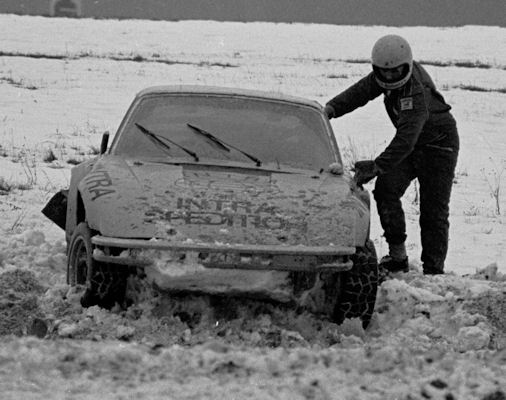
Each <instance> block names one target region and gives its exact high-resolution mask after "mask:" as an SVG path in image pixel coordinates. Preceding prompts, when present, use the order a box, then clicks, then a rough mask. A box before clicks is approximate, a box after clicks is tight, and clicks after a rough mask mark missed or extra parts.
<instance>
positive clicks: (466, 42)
mask: <svg viewBox="0 0 506 400" xmlns="http://www.w3.org/2000/svg"><path fill="white" fill-rule="evenodd" d="M0 26H1V32H2V34H1V35H0V105H1V106H0V120H1V121H2V122H1V125H0V155H1V156H2V157H1V158H0V220H1V225H0V228H1V236H0V335H1V337H2V341H1V343H0V393H1V396H0V398H2V399H21V398H23V399H39V398H40V399H43V398H44V399H45V398H50V399H96V398H104V399H130V398H132V399H133V398H137V399H158V398H160V399H161V398H170V399H215V398H223V399H405V400H408V399H459V400H460V399H480V400H498V399H506V264H505V261H504V260H505V249H506V229H505V226H506V224H505V222H506V220H505V218H504V213H505V212H506V201H505V200H504V195H503V194H502V192H501V189H502V188H504V184H505V183H506V182H505V179H506V174H505V173H504V170H505V168H506V157H505V154H506V140H505V138H504V124H505V119H506V113H505V110H504V104H505V96H506V55H505V54H504V52H500V51H498V49H501V48H505V47H506V35H505V32H506V30H505V29H504V28H496V27H474V26H465V27H459V28H444V29H440V28H424V27H418V28H387V27H346V26H331V25H308V24H267V23H248V24H244V23H217V22H211V21H187V22H148V21H106V20H102V21H94V20H69V19H47V18H41V17H19V16H11V15H0ZM387 32H394V33H399V34H402V35H403V36H405V37H406V38H407V39H408V40H409V41H410V42H411V43H412V45H413V49H414V53H415V58H417V59H419V60H422V61H423V62H425V64H426V66H427V69H428V70H429V72H430V73H431V74H432V76H433V77H434V80H435V81H436V84H437V85H438V86H439V87H440V88H441V89H442V91H443V95H444V96H445V98H446V99H447V100H448V102H449V103H450V104H452V106H453V112H454V115H455V116H456V119H457V121H458V124H459V130H460V134H461V146H462V151H461V155H460V159H459V164H458V167H457V176H456V179H455V185H454V191H453V197H452V203H451V217H450V222H451V241H450V250H449V255H448V261H447V267H446V270H447V274H445V275H443V276H433V277H426V276H423V275H422V273H421V268H420V261H419V253H420V244H419V237H418V226H417V224H418V214H417V201H418V200H417V188H416V185H413V186H412V187H410V188H409V189H408V192H407V194H406V197H405V199H404V202H405V210H406V214H407V223H408V235H409V238H408V242H407V244H408V252H409V257H410V263H411V270H410V272H409V273H405V274H402V273H400V274H398V275H395V276H393V277H391V279H388V280H386V281H385V282H384V283H382V285H381V286H380V288H379V290H378V298H377V303H376V308H375V314H374V316H373V320H372V322H371V324H370V325H369V327H368V328H367V330H365V331H364V330H363V329H362V327H361V324H360V323H359V321H356V320H347V321H345V323H344V324H343V325H341V326H337V325H335V324H332V323H330V322H328V321H325V320H322V319H318V318H316V317H315V316H312V315H309V314H305V313H298V312H296V311H295V310H290V309H283V308H282V307H279V306H276V305H273V304H267V303H261V302H253V301H244V300H233V301H232V300H230V301H219V300H216V299H209V298H202V297H189V298H184V299H176V298H172V297H168V296H165V295H163V294H162V293H158V292H156V291H154V290H153V289H152V288H151V287H150V286H149V285H147V284H146V283H145V281H144V280H142V279H138V278H131V279H130V280H129V285H128V292H129V295H130V297H131V298H132V299H134V300H135V302H134V304H133V305H131V306H130V307H128V308H127V309H122V308H120V307H116V308H113V309H112V310H110V311H108V310H103V309H100V308H97V307H91V308H87V309H84V308H82V307H81V306H80V304H79V296H80V292H79V288H70V287H69V286H68V285H67V284H66V278H65V273H66V242H65V235H64V232H63V231H62V230H61V229H59V228H58V227H57V226H56V225H54V224H53V223H51V222H50V221H49V220H47V219H45V217H44V216H43V215H42V214H41V212H40V210H41V209H42V207H43V206H44V205H45V203H46V202H47V201H48V200H49V198H50V197H51V196H52V195H53V194H54V193H55V192H56V191H58V190H59V189H61V188H65V187H66V186H67V185H68V182H69V177H70V169H71V167H72V165H74V164H75V163H78V162H80V161H83V160H85V159H88V158H89V157H93V156H94V154H96V151H97V148H98V147H99V144H100V138H101V135H102V133H103V132H104V131H107V130H108V131H110V132H111V133H114V132H115V130H116V129H117V126H118V124H119V123H120V121H121V118H122V116H123V114H124V113H125V111H126V109H127V107H128V105H129V103H130V102H131V100H132V99H133V96H134V95H135V93H136V92H137V91H138V90H141V89H142V88H144V87H146V86H150V85H158V84H183V83H185V84H186V83H189V84H207V85H218V86H232V87H245V88H253V89H261V90H270V91H277V92H283V93H287V94H292V95H299V96H304V97H307V98H310V99H313V100H317V101H319V102H321V103H325V102H326V101H327V100H328V99H329V98H331V97H332V96H334V95H335V94H336V93H338V92H339V91H340V90H342V89H344V88H346V87H347V86H348V85H350V84H351V83H352V82H354V81H355V80H356V79H358V78H359V77H360V76H362V75H363V74H365V73H367V72H368V71H369V68H370V67H369V65H368V64H367V62H366V61H367V58H368V55H369V51H370V47H371V46H372V44H373V43H374V41H375V40H376V38H377V37H379V36H380V35H382V34H385V33H387ZM332 124H333V127H334V130H335V133H336V137H337V140H338V143H339V144H340V146H341V151H342V153H343V156H344V158H345V160H346V162H347V165H348V166H349V163H350V162H351V160H352V159H356V158H367V157H372V156H374V155H375V154H378V153H379V152H380V151H381V150H382V148H384V146H385V145H386V144H387V143H388V140H389V138H391V135H392V133H393V129H392V128H391V127H390V125H389V123H388V120H387V117H386V115H385V112H384V110H383V109H382V104H381V101H380V100H378V101H375V102H373V103H371V104H369V105H367V106H366V107H364V108H362V109H360V110H357V111H356V112H355V113H353V114H350V115H349V116H346V117H343V118H341V119H339V120H333V121H332ZM368 188H369V189H372V185H368ZM371 229H372V239H373V240H374V242H375V244H376V248H377V250H378V252H379V254H380V256H381V255H384V254H385V251H386V248H387V247H386V244H385V242H384V239H383V238H382V236H381V229H380V227H379V222H378V220H377V216H376V215H375V210H374V208H373V221H372V227H371Z"/></svg>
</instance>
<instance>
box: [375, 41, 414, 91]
mask: <svg viewBox="0 0 506 400" xmlns="http://www.w3.org/2000/svg"><path fill="white" fill-rule="evenodd" d="M371 59H372V67H373V69H374V71H375V77H376V81H377V82H378V84H379V85H380V86H381V87H382V88H383V89H387V90H393V89H398V88H400V87H401V86H403V85H404V84H406V82H407V81H408V80H409V78H411V73H412V72H413V55H412V54H411V47H410V46H409V43H408V42H407V41H406V39H404V38H402V37H400V36H398V35H386V36H383V37H381V38H379V39H378V41H377V42H376V43H375V44H374V47H373V49H372V57H371ZM400 66H405V69H404V71H403V74H402V76H401V78H400V79H398V80H396V81H395V82H391V81H386V80H385V79H382V77H381V75H380V74H379V73H378V71H377V68H385V69H391V68H397V67H400Z"/></svg>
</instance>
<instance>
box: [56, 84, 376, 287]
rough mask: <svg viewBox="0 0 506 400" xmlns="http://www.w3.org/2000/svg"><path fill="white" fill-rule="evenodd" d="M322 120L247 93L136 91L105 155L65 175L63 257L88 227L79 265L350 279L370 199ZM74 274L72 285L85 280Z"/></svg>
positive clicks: (294, 101)
mask: <svg viewBox="0 0 506 400" xmlns="http://www.w3.org/2000/svg"><path fill="white" fill-rule="evenodd" d="M322 110H323V109H322V106H321V105H320V104H318V103H317V102H314V101H310V100H306V99H301V98H296V97H290V96H286V95H281V94H273V93H266V92H258V91H251V90H240V89H228V88H215V87H201V86H175V87H174V86H169V87H152V88H148V89H145V90H143V91H141V92H140V93H139V94H138V95H137V96H136V97H135V99H134V101H133V103H132V105H131V106H130V108H129V110H128V112H127V113H126V115H125V117H124V119H123V121H122V123H121V124H120V126H119V129H118V131H117V133H116V135H115V137H114V140H113V141H112V144H111V146H110V147H109V148H108V149H107V150H105V148H106V146H104V150H103V154H101V155H100V156H98V157H97V158H95V159H92V160H90V161H87V162H84V163H82V164H80V165H78V166H76V167H74V168H73V169H72V174H71V181H70V187H69V190H68V195H67V204H66V218H65V232H66V238H67V242H68V243H69V257H70V258H71V256H72V255H71V254H70V253H71V252H72V246H73V245H72V241H73V237H74V236H75V234H76V229H77V228H78V227H79V226H80V225H82V224H86V227H87V228H89V234H88V233H87V235H88V236H89V239H90V241H91V246H90V244H88V245H87V252H88V253H90V254H88V258H89V256H91V257H92V258H93V260H88V261H89V262H95V263H103V264H114V265H124V266H137V267H156V268H158V270H163V269H164V268H166V267H167V266H169V267H170V266H171V265H173V264H174V263H173V262H176V261H178V262H181V261H182V260H186V261H185V262H188V260H189V258H187V257H186V254H187V253H192V254H194V255H195V257H194V259H193V263H194V264H197V265H198V266H201V267H202V268H219V269H234V270H238V269H240V270H263V271H289V272H290V271H291V272H293V271H299V272H300V271H304V272H309V273H318V272H321V271H332V272H344V271H349V270H351V269H352V266H353V255H355V254H356V252H357V249H358V248H364V247H365V246H366V245H367V243H368V234H369V204H368V194H367V193H366V192H365V191H363V190H362V189H358V188H356V186H355V185H354V184H353V183H352V181H351V179H350V177H349V176H348V175H346V174H344V173H343V168H342V160H341V157H340V153H339V149H338V146H337V143H336V140H335V138H334V134H333V132H332V128H331V126H330V124H329V121H328V119H327V118H326V117H325V115H324V113H323V111H322ZM329 166H330V168H329ZM84 241H85V242H86V241H87V239H86V240H84ZM85 247H86V246H85ZM88 247H89V248H88ZM76 257H77V256H76ZM89 262H88V264H89ZM88 268H90V266H89V265H88ZM72 269H73V266H72V262H69V282H70V283H73V282H76V280H77V281H79V280H80V279H83V278H82V277H83V276H84V272H82V273H78V272H76V271H72ZM76 274H77V275H76ZM89 275H90V272H89V271H88V279H89ZM168 275H169V276H170V275H171V274H170V273H169V274H168ZM76 276H77V277H76ZM79 276H81V278H79ZM214 276H216V275H214ZM169 280H170V279H169ZM246 281H247V279H246ZM247 284H248V282H246V283H245V282H243V285H246V286H247ZM168 286H170V285H168Z"/></svg>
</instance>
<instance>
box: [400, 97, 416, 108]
mask: <svg viewBox="0 0 506 400" xmlns="http://www.w3.org/2000/svg"><path fill="white" fill-rule="evenodd" d="M400 101H401V111H404V110H412V109H413V97H403V98H401V100H400Z"/></svg>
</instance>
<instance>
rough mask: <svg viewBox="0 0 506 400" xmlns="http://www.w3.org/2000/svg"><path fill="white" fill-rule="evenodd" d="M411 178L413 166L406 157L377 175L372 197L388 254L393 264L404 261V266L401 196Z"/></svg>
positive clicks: (403, 220)
mask: <svg viewBox="0 0 506 400" xmlns="http://www.w3.org/2000/svg"><path fill="white" fill-rule="evenodd" d="M413 179H414V168H413V165H412V163H411V160H410V157H408V158H407V159H406V160H404V161H403V162H401V164H399V165H398V166H397V167H396V168H395V170H393V171H391V172H389V173H386V174H384V175H380V176H378V178H377V179H376V186H375V188H374V199H375V200H376V206H377V208H378V214H379V217H380V222H381V227H382V228H383V231H384V236H385V239H386V241H387V243H388V246H389V250H390V256H391V257H392V259H393V260H394V262H393V264H394V265H395V264H396V262H397V263H399V264H398V265H399V266H401V263H402V262H404V265H405V266H406V267H407V259H406V255H405V247H404V242H405V241H406V220H405V216H404V210H403V209H402V202H401V197H402V196H403V195H404V192H405V191H406V189H407V188H408V186H409V184H410V182H411V181H412V180H413ZM396 253H397V254H396ZM401 253H404V257H403V256H402V255H400V254H401ZM402 258H404V259H402ZM394 268H395V267H394Z"/></svg>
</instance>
